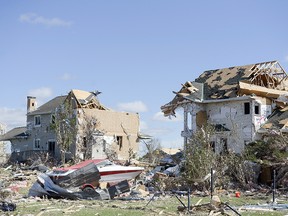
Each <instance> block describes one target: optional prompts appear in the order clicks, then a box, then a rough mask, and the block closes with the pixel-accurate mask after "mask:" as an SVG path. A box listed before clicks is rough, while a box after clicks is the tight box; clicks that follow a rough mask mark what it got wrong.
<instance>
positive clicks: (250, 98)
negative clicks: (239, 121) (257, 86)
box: [183, 96, 254, 103]
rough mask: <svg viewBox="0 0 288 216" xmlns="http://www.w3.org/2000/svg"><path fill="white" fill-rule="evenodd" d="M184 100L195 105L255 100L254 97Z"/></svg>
mask: <svg viewBox="0 0 288 216" xmlns="http://www.w3.org/2000/svg"><path fill="white" fill-rule="evenodd" d="M183 98H185V99H187V100H189V101H192V102H195V103H221V102H227V101H244V100H253V99H254V98H253V96H242V97H234V98H227V99H213V100H194V99H192V98H189V97H187V96H184V97H183Z"/></svg>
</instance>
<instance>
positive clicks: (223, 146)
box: [220, 138, 228, 154]
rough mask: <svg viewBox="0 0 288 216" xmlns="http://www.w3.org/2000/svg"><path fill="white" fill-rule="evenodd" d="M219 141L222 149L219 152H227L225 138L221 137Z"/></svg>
mask: <svg viewBox="0 0 288 216" xmlns="http://www.w3.org/2000/svg"><path fill="white" fill-rule="evenodd" d="M220 143H221V145H222V151H221V152H220V154H227V153H228V145H227V139H226V138H221V139H220Z"/></svg>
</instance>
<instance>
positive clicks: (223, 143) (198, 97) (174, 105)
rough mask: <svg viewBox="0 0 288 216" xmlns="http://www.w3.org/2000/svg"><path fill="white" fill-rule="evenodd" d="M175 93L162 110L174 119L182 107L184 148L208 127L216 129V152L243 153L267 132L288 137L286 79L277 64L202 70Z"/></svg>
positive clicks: (213, 138) (214, 145) (272, 62)
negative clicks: (249, 144) (282, 133)
mask: <svg viewBox="0 0 288 216" xmlns="http://www.w3.org/2000/svg"><path fill="white" fill-rule="evenodd" d="M174 93H175V97H174V98H173V99H172V100H171V101H170V102H169V103H167V104H165V105H163V106H162V107H161V110H162V112H163V113H164V115H165V116H175V115H176V112H175V110H176V109H178V108H183V112H184V127H183V128H184V129H183V131H182V132H181V136H182V137H183V138H184V146H185V145H186V144H187V143H189V139H190V138H191V137H192V136H193V134H194V133H195V132H196V131H197V130H199V129H200V128H201V127H202V126H203V125H204V124H207V123H209V124H211V125H213V126H214V127H215V135H213V137H212V138H211V145H212V146H213V148H214V150H215V151H216V152H217V153H221V152H223V151H232V152H236V153H241V152H242V151H243V149H244V147H245V145H246V144H248V143H250V142H252V141H255V140H259V139H262V138H264V137H265V136H267V135H268V134H269V133H270V132H271V130H274V132H275V131H277V132H288V112H287V110H288V109H287V103H288V80H287V74H286V72H285V71H284V69H283V68H282V67H281V65H280V64H279V63H278V62H277V61H269V62H262V63H256V64H250V65H244V66H235V67H229V68H223V69H216V70H209V71H204V72H203V73H202V74H201V75H200V76H199V77H198V78H197V79H195V80H194V81H187V82H186V83H185V84H182V87H181V89H180V90H179V91H177V92H174Z"/></svg>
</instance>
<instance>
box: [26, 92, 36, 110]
mask: <svg viewBox="0 0 288 216" xmlns="http://www.w3.org/2000/svg"><path fill="white" fill-rule="evenodd" d="M36 108H37V105H36V97H32V96H27V113H30V112H33V111H34V110H36Z"/></svg>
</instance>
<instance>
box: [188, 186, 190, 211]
mask: <svg viewBox="0 0 288 216" xmlns="http://www.w3.org/2000/svg"><path fill="white" fill-rule="evenodd" d="M188 212H190V188H188Z"/></svg>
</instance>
